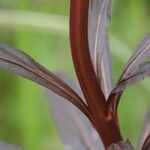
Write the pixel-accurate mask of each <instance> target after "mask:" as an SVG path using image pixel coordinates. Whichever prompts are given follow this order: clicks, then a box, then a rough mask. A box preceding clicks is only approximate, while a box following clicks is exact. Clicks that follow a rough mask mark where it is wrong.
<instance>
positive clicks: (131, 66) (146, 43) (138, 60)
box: [119, 34, 150, 81]
mask: <svg viewBox="0 0 150 150" xmlns="http://www.w3.org/2000/svg"><path fill="white" fill-rule="evenodd" d="M149 55H150V34H148V35H147V36H146V37H145V38H144V40H143V41H142V42H141V44H140V45H139V47H138V48H137V49H136V51H135V52H134V54H133V55H132V56H131V58H130V59H129V61H128V63H127V66H126V67H125V69H124V71H123V73H122V75H121V78H120V80H119V81H121V80H123V79H125V78H128V76H131V75H132V74H133V73H134V72H136V70H137V69H138V68H139V66H140V65H141V64H142V63H143V62H144V61H145V59H146V58H147V57H148V56H149Z"/></svg>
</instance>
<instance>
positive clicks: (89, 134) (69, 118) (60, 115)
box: [46, 73, 104, 150]
mask: <svg viewBox="0 0 150 150" xmlns="http://www.w3.org/2000/svg"><path fill="white" fill-rule="evenodd" d="M55 74H56V75H58V77H60V78H61V79H63V80H64V81H65V82H66V83H67V84H68V85H69V86H71V87H72V88H73V90H75V91H77V93H79V95H80V97H83V94H82V92H81V89H80V87H79V85H78V84H77V83H76V82H75V81H73V80H71V79H70V78H69V76H67V75H66V74H64V73H55ZM46 95H47V98H48V102H49V104H50V108H51V110H52V114H53V117H54V121H55V123H56V126H57V128H58V131H59V133H60V137H61V138H62V140H63V143H64V149H71V150H87V149H89V150H99V149H100V150H104V147H103V144H102V142H101V140H100V138H99V136H98V134H97V133H96V131H95V130H94V129H93V127H92V125H91V123H90V122H89V120H88V119H87V118H86V117H85V116H84V115H83V114H82V112H81V111H79V110H78V109H77V108H76V107H75V106H73V105H72V104H70V103H67V101H63V98H62V97H60V96H58V95H56V94H55V93H53V92H51V91H46ZM60 106H61V107H60ZM58 108H59V109H58Z"/></svg>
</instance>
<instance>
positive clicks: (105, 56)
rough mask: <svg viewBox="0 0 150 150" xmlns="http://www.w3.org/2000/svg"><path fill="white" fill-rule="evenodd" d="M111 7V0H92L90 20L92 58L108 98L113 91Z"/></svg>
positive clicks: (89, 33)
mask: <svg viewBox="0 0 150 150" xmlns="http://www.w3.org/2000/svg"><path fill="white" fill-rule="evenodd" d="M110 7H111V0H91V4H90V7H89V18H88V20H89V21H88V35H89V48H90V53H91V58H92V61H93V66H94V69H95V72H96V75H97V77H98V79H99V81H100V83H101V86H102V89H103V92H104V94H105V97H106V98H107V97H108V95H109V94H110V92H111V90H112V69H111V57H110V51H109V43H108V27H109V21H110V16H111V15H110Z"/></svg>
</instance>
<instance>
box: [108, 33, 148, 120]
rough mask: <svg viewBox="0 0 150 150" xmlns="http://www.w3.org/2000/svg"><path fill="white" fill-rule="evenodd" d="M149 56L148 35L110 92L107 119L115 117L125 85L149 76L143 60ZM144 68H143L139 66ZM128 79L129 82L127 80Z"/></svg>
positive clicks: (146, 65)
mask: <svg viewBox="0 0 150 150" xmlns="http://www.w3.org/2000/svg"><path fill="white" fill-rule="evenodd" d="M149 55H150V34H148V35H147V36H146V37H145V38H144V40H143V41H142V42H141V44H140V45H139V47H138V48H137V49H136V51H135V52H134V54H133V55H132V56H131V57H130V59H129V61H128V63H127V66H126V67H125V69H124V71H123V73H122V75H121V77H120V79H119V81H118V83H117V84H116V86H115V88H114V89H113V90H112V92H111V94H110V96H109V98H108V101H107V109H106V112H107V117H108V118H112V117H111V116H112V114H113V116H115V115H116V112H117V106H118V104H119V101H120V98H121V95H122V93H123V90H124V89H125V87H126V86H127V85H132V84H134V83H135V82H136V81H139V80H141V78H144V77H145V76H149V65H148V64H145V63H144V61H145V59H146V58H147V57H148V56H149ZM142 65H143V66H144V65H145V66H144V68H142V67H140V66H142ZM128 79H129V80H128Z"/></svg>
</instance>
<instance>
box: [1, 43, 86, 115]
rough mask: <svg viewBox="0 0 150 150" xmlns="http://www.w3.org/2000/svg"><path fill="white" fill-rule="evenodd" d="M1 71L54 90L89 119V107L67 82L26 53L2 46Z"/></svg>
mask: <svg viewBox="0 0 150 150" xmlns="http://www.w3.org/2000/svg"><path fill="white" fill-rule="evenodd" d="M0 69H3V70H6V71H9V72H12V73H15V74H17V75H20V76H22V77H24V78H27V79H29V80H32V81H34V82H36V83H38V84H40V85H42V86H44V87H46V88H48V89H50V90H52V91H53V92H55V93H57V94H59V95H60V96H62V97H64V98H65V99H67V100H68V101H70V102H71V103H73V104H74V105H75V106H77V107H78V108H79V109H80V110H81V111H82V112H84V114H85V115H86V116H87V117H89V111H88V109H87V106H86V104H85V103H84V102H83V101H82V99H81V98H80V97H79V95H77V94H76V93H75V92H74V91H73V90H72V89H71V88H70V87H69V86H68V85H67V84H66V83H65V82H63V81H62V80H61V79H59V78H58V77H57V76H56V75H54V74H53V73H51V72H49V71H48V70H47V69H45V68H44V67H43V66H41V65H40V64H38V63H37V62H35V61H34V60H33V59H32V58H31V57H30V56H28V55H27V54H25V53H24V52H21V51H19V50H16V49H14V48H10V47H9V46H6V45H0Z"/></svg>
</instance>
